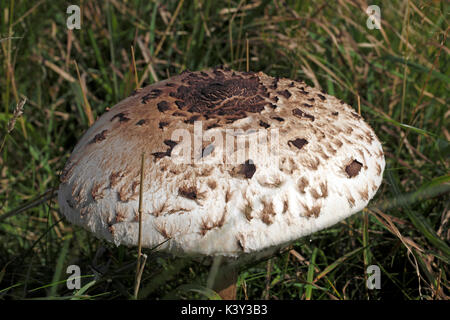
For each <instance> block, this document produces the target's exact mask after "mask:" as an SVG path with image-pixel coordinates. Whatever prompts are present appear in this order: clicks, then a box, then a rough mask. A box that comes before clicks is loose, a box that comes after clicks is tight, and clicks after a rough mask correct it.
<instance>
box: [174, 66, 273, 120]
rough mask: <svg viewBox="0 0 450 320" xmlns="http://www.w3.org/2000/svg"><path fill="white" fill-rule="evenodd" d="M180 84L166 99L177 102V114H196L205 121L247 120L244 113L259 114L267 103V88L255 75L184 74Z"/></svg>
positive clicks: (222, 73)
mask: <svg viewBox="0 0 450 320" xmlns="http://www.w3.org/2000/svg"><path fill="white" fill-rule="evenodd" d="M183 76H184V78H183V79H182V82H183V83H186V85H181V86H179V87H178V89H177V90H176V91H175V92H172V93H170V95H171V96H172V97H174V98H176V99H177V100H176V101H175V104H176V105H177V106H178V108H179V109H180V110H183V111H187V112H191V113H200V114H201V115H203V116H204V117H205V118H207V119H210V118H219V117H226V118H230V119H232V120H238V119H242V118H245V117H247V114H246V112H254V113H259V112H261V111H262V110H263V109H264V106H265V105H269V104H270V103H269V102H268V101H266V100H265V98H264V97H268V93H267V88H266V87H265V86H264V85H263V84H262V83H261V82H260V81H259V78H258V76H256V75H255V74H246V73H238V72H230V71H219V70H214V72H213V73H212V74H208V73H205V72H202V73H199V72H186V73H185V74H183Z"/></svg>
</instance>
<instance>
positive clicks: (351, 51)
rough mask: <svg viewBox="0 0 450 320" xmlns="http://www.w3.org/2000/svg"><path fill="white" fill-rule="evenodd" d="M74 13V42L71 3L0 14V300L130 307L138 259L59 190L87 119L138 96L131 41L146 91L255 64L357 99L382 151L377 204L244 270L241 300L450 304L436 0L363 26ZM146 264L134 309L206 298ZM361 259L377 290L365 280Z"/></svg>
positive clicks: (267, 14) (346, 5) (161, 7)
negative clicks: (77, 220) (75, 218)
mask: <svg viewBox="0 0 450 320" xmlns="http://www.w3.org/2000/svg"><path fill="white" fill-rule="evenodd" d="M81 3H82V15H83V18H82V24H81V29H80V30H76V29H74V30H72V31H68V30H67V28H66V19H67V14H66V8H67V6H68V5H70V4H79V5H80V3H69V2H67V3H64V2H59V1H58V2H56V1H48V0H41V1H36V2H33V3H31V2H29V1H24V0H10V1H2V2H1V3H0V16H1V18H0V62H1V63H0V97H1V106H0V123H1V125H0V129H1V131H0V141H4V145H2V150H1V151H0V152H1V157H0V299H24V298H26V299H128V298H131V297H132V295H133V288H134V281H135V278H134V270H135V268H136V265H135V262H136V253H137V252H136V250H129V249H127V248H124V247H115V246H114V245H112V244H108V243H105V242H103V241H100V240H97V239H96V238H94V237H93V236H92V235H90V234H89V233H88V232H86V231H84V230H82V229H80V228H77V227H74V226H72V225H70V224H69V223H67V222H66V221H65V220H64V219H63V218H62V216H61V215H60V213H59V211H58V206H57V204H56V203H55V199H54V197H52V196H51V190H52V189H53V188H57V186H58V175H59V174H60V172H61V169H62V167H63V165H64V163H65V162H66V160H67V158H68V156H69V154H70V152H71V150H72V149H73V147H74V146H75V144H76V142H77V140H78V139H79V138H80V136H81V135H82V134H83V132H84V131H85V130H86V129H87V128H88V126H89V123H90V121H91V120H92V119H94V120H95V119H96V118H97V117H98V116H99V115H101V114H102V113H104V112H105V111H106V110H107V109H108V108H110V107H112V106H113V105H115V104H116V103H117V102H118V101H120V100H121V99H123V98H125V97H127V96H128V95H129V94H130V92H131V91H132V90H133V89H134V88H135V86H136V84H135V82H136V80H135V74H134V67H133V59H132V55H131V46H133V48H134V56H135V65H136V70H137V73H138V74H137V76H138V79H139V83H140V84H141V85H143V84H150V83H153V82H155V81H158V80H161V79H165V78H167V77H168V76H171V75H174V74H178V73H179V72H181V71H183V70H184V69H190V70H201V69H204V68H208V67H212V66H215V65H219V64H224V65H228V66H230V67H232V68H233V69H237V70H242V71H245V69H246V67H247V61H248V63H249V67H250V69H251V70H254V71H263V72H265V73H267V74H269V75H272V76H275V75H277V76H280V77H289V78H292V79H302V80H305V81H306V82H307V83H308V84H310V85H312V86H315V87H320V88H322V89H324V90H326V91H327V92H328V93H330V94H333V95H335V96H337V97H338V98H340V99H343V100H345V101H346V102H348V103H349V104H351V105H353V106H354V107H355V110H357V107H358V96H359V97H360V103H361V113H362V115H363V116H364V118H365V119H366V120H367V121H368V122H369V123H370V125H371V126H372V127H373V128H374V130H375V132H376V133H377V135H378V137H379V139H380V140H381V141H382V142H383V148H384V151H385V155H386V161H387V167H386V171H385V176H384V181H383V184H382V186H381V188H380V190H379V191H378V194H377V196H376V198H375V199H373V200H372V202H371V204H370V206H369V207H368V208H367V209H365V210H364V212H363V213H359V214H356V215H354V216H353V217H351V218H349V219H346V220H345V221H343V222H342V223H340V224H338V225H335V226H333V227H330V228H328V229H326V230H323V231H321V232H318V233H316V234H314V235H311V236H310V237H307V238H304V239H300V240H299V241H298V242H297V243H295V244H294V245H292V246H290V247H289V248H286V250H284V251H283V252H282V253H280V254H278V255H276V256H274V257H273V258H271V260H270V263H269V264H268V263H267V262H261V263H257V264H255V265H252V266H249V267H247V268H245V269H244V270H242V271H241V273H240V276H239V281H238V298H239V299H260V298H269V299H412V300H417V299H448V298H449V286H450V285H449V275H450V273H449V262H450V249H449V240H450V231H449V224H450V208H449V201H448V199H449V191H450V185H449V184H450V175H449V161H448V160H449V158H450V145H449V140H450V134H449V116H450V113H449V108H448V105H449V99H448V92H449V89H450V88H449V84H450V72H449V49H448V40H447V38H448V36H449V34H448V31H449V24H448V14H449V7H448V3H447V2H446V1H431V0H428V1H406V0H401V1H383V2H381V1H372V2H371V3H370V4H378V5H379V6H380V7H381V19H382V29H381V30H377V29H374V30H369V29H368V28H367V27H366V20H367V15H366V14H365V7H366V5H365V4H364V3H365V2H364V1H350V0H339V1H335V2H333V1H332V2H330V1H300V0H290V1H288V0H285V1H281V0H276V1H267V0H254V1H250V0H248V1H244V0H242V1H231V0H228V1H223V2H220V4H219V2H216V1H206V0H193V1H182V0H181V1H164V2H163V1H140V0H132V1H127V2H124V1H120V0H110V1H104V2H91V1H89V2H88V1H82V2H81ZM247 41H248V57H249V59H247ZM75 62H76V64H75ZM76 65H77V66H78V70H79V75H78V74H77V67H76ZM78 79H80V80H78ZM80 83H81V84H82V85H81V86H80ZM23 99H26V104H25V105H24V106H23V115H20V116H18V117H15V116H14V110H16V109H17V107H18V106H20V103H21V101H22V100H23ZM86 101H87V103H86ZM86 106H90V108H91V109H87V108H86ZM87 110H88V111H87ZM91 113H92V114H91ZM16 114H17V113H16ZM14 117H15V118H16V119H15V120H14V121H15V126H14V128H13V130H9V128H10V125H8V124H11V121H12V119H13V118H14ZM91 117H92V118H91ZM143 253H145V254H146V255H147V256H148V259H147V263H146V267H145V269H144V272H143V274H142V278H141V287H140V291H139V296H138V298H140V299H164V298H201V299H205V298H210V299H214V298H216V296H215V295H214V293H213V292H211V291H210V290H208V289H206V287H205V286H206V281H207V276H208V271H209V269H208V268H209V267H208V265H207V264H202V263H198V262H196V261H191V260H188V259H181V258H178V259H175V258H172V257H170V256H166V255H164V254H161V253H156V252H155V251H154V250H150V249H143ZM71 264H76V265H79V266H80V268H81V273H82V279H81V283H82V288H81V289H80V290H78V291H76V292H74V291H73V290H68V289H67V287H66V286H65V279H66V278H67V277H68V276H69V275H68V274H66V268H67V266H69V265H71ZM370 264H375V265H378V266H379V267H380V269H381V274H382V278H381V289H380V290H368V289H367V287H366V286H365V281H366V278H367V276H368V275H367V274H365V270H366V268H367V266H368V265H370Z"/></svg>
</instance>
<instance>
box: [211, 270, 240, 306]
mask: <svg viewBox="0 0 450 320" xmlns="http://www.w3.org/2000/svg"><path fill="white" fill-rule="evenodd" d="M237 279H238V270H237V268H223V269H222V268H221V269H219V274H218V275H217V278H216V282H215V283H214V291H216V292H217V293H218V294H219V296H220V297H221V298H222V299H223V300H236V292H237V285H236V283H237Z"/></svg>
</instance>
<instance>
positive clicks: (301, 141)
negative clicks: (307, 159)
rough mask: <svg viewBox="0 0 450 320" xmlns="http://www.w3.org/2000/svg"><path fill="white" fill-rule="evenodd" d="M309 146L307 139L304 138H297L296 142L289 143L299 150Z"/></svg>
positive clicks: (290, 141)
mask: <svg viewBox="0 0 450 320" xmlns="http://www.w3.org/2000/svg"><path fill="white" fill-rule="evenodd" d="M307 144H308V141H307V140H306V139H303V138H297V139H295V140H289V141H288V145H293V146H295V147H296V148H298V149H299V150H300V149H301V148H303V146H305V145H307Z"/></svg>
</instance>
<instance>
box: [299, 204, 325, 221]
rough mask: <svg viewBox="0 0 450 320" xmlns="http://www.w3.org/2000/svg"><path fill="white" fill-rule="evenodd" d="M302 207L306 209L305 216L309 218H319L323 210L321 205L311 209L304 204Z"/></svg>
mask: <svg viewBox="0 0 450 320" xmlns="http://www.w3.org/2000/svg"><path fill="white" fill-rule="evenodd" d="M302 206H303V208H304V209H305V216H306V217H308V218H311V217H314V218H317V217H318V216H319V215H320V210H321V209H322V206H321V205H320V204H318V205H314V206H312V207H311V208H309V207H308V206H307V205H304V204H302Z"/></svg>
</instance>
